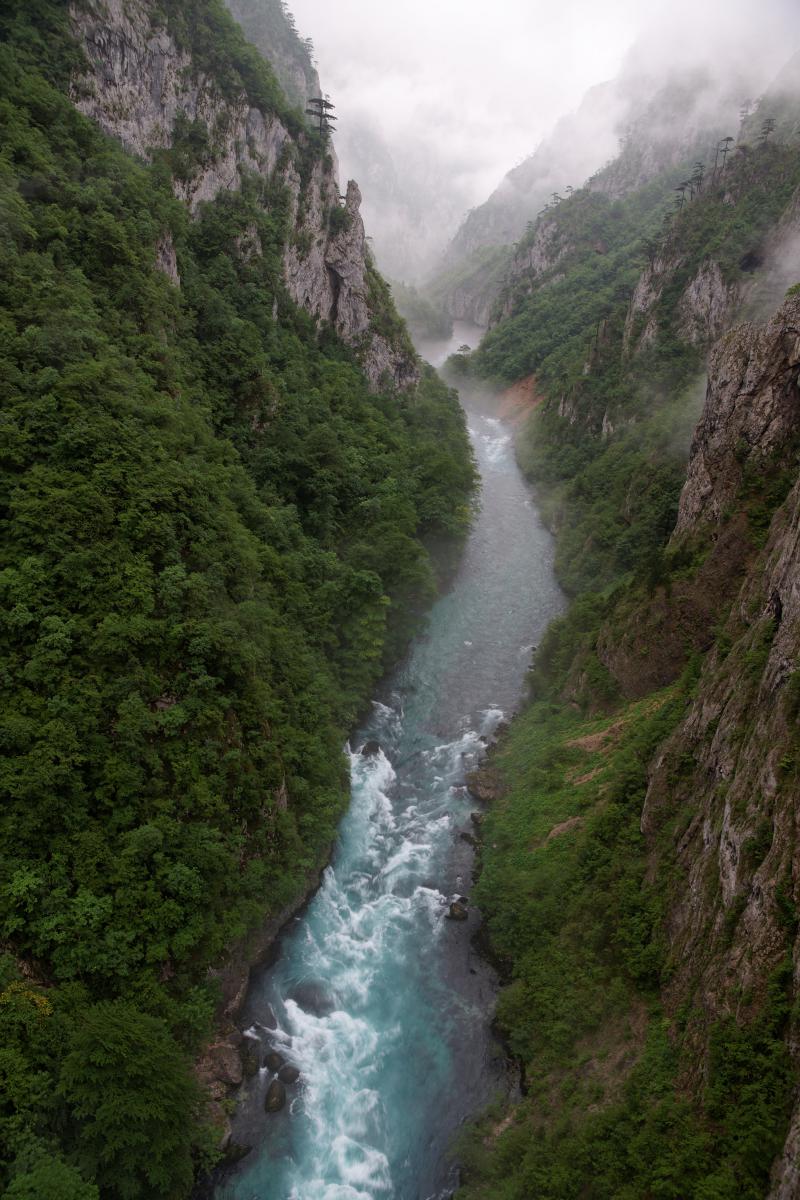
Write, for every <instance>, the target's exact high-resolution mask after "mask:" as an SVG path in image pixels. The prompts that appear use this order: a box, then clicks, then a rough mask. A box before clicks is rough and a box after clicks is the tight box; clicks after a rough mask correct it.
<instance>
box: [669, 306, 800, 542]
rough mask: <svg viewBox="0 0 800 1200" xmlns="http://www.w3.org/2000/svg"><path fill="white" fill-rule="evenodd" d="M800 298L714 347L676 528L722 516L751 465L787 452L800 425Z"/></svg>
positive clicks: (753, 469)
mask: <svg viewBox="0 0 800 1200" xmlns="http://www.w3.org/2000/svg"><path fill="white" fill-rule="evenodd" d="M798 370H800V300H798V299H794V300H791V301H788V302H787V303H786V304H785V305H784V306H783V308H781V309H780V311H779V312H778V313H777V314H776V315H775V317H773V319H772V320H771V321H770V322H769V324H768V325H767V326H766V327H765V328H764V329H756V328H754V327H753V326H752V325H744V326H742V327H740V328H739V329H735V330H733V331H732V332H731V333H729V334H728V335H727V336H726V337H724V338H723V339H722V340H721V342H719V343H718V344H717V346H716V347H715V348H714V350H713V352H712V354H711V357H710V360H709V384H708V398H707V401H706V405H705V409H704V412H703V415H702V417H701V419H700V424H699V425H698V427H697V430H696V432H695V436H694V441H693V443H692V450H691V457H690V462H689V472H688V476H687V480H686V485H685V486H684V489H683V492H682V494H681V500H680V507H679V510H678V524H677V530H678V532H679V533H680V532H684V531H686V530H690V529H693V528H697V527H698V526H699V525H703V524H709V523H716V522H719V521H720V518H721V517H722V514H723V512H724V511H725V509H726V506H727V505H728V504H730V503H731V501H732V500H733V498H734V496H735V495H736V493H737V492H738V490H739V488H740V486H741V481H742V476H743V472H744V467H745V464H747V465H748V468H749V470H750V471H751V472H757V471H758V470H759V467H760V465H761V464H764V463H769V464H772V465H774V464H775V463H776V461H778V460H779V459H780V457H781V456H783V455H784V454H785V453H786V452H787V450H788V447H789V446H790V444H791V443H792V439H793V438H794V437H795V436H796V433H797V429H798V405H799V404H800V401H799V400H798V388H797V377H798Z"/></svg>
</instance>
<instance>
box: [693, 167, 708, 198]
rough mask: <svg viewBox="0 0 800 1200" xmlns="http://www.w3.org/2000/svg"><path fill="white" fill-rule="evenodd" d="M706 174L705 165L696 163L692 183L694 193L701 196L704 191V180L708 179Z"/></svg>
mask: <svg viewBox="0 0 800 1200" xmlns="http://www.w3.org/2000/svg"><path fill="white" fill-rule="evenodd" d="M705 172H706V165H705V163H701V162H696V163H695V164H694V172H693V173H692V178H691V181H690V182H691V185H692V188H693V189H694V192H695V193H696V194H697V195H699V194H700V192H702V190H703V180H704V179H705V177H706V174H705Z"/></svg>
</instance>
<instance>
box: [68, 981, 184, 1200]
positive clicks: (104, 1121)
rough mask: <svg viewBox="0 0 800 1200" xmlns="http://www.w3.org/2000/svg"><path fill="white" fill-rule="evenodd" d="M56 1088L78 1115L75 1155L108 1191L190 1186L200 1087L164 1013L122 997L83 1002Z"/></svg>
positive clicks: (176, 1191) (144, 1192)
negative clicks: (190, 1139) (189, 1134)
mask: <svg viewBox="0 0 800 1200" xmlns="http://www.w3.org/2000/svg"><path fill="white" fill-rule="evenodd" d="M59 1090H60V1092H61V1094H62V1095H63V1096H64V1099H65V1100H66V1102H67V1105H68V1107H69V1110H70V1113H71V1114H72V1117H73V1118H74V1119H75V1121H76V1122H77V1123H78V1127H77V1130H76V1133H75V1135H74V1136H75V1150H74V1153H75V1155H76V1158H77V1160H78V1162H79V1163H80V1164H81V1166H82V1167H83V1169H84V1171H85V1172H86V1174H87V1175H88V1176H89V1177H90V1178H93V1179H95V1180H96V1181H97V1183H98V1184H99V1186H100V1188H101V1189H102V1192H103V1195H104V1196H109V1197H112V1196H113V1197H119V1198H120V1200H128V1198H129V1197H130V1198H134V1197H140V1196H141V1197H152V1198H153V1200H172V1198H173V1197H175V1198H177V1197H180V1196H185V1195H186V1194H187V1192H188V1190H189V1188H190V1187H191V1184H192V1179H193V1167H192V1158H191V1153H190V1147H189V1144H188V1143H187V1139H186V1130H187V1128H191V1126H192V1124H193V1122H194V1121H195V1120H196V1112H197V1109H198V1106H199V1100H200V1094H199V1089H198V1087H197V1085H196V1083H195V1082H194V1080H193V1079H192V1078H191V1076H190V1074H189V1072H188V1071H187V1069H186V1063H185V1061H184V1056H183V1054H182V1052H181V1050H180V1048H179V1047H178V1046H177V1045H176V1043H175V1040H174V1038H173V1037H172V1035H171V1032H170V1029H169V1026H168V1025H167V1024H166V1023H165V1022H164V1021H161V1020H158V1019H157V1018H155V1017H151V1016H147V1015H145V1014H144V1013H141V1012H139V1011H138V1010H137V1008H136V1007H135V1005H133V1004H131V1003H130V1002H128V1001H125V1000H117V1001H113V1002H103V1003H100V1004H95V1005H93V1006H92V1007H90V1008H84V1007H82V1008H81V1011H80V1021H79V1024H78V1025H77V1026H75V1027H73V1029H72V1031H71V1036H70V1039H69V1042H68V1044H67V1049H66V1053H65V1055H64V1058H63V1061H62V1064H61V1072H60V1084H59Z"/></svg>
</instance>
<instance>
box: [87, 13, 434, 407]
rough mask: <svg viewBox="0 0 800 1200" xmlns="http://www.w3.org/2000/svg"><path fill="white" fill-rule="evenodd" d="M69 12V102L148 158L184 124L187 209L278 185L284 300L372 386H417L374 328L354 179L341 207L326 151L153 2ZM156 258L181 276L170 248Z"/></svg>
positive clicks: (399, 347) (405, 360) (180, 184)
mask: <svg viewBox="0 0 800 1200" xmlns="http://www.w3.org/2000/svg"><path fill="white" fill-rule="evenodd" d="M70 14H71V21H72V28H73V31H74V33H75V35H76V37H77V39H78V41H79V43H80V44H81V45H82V46H83V48H84V49H85V51H86V56H87V60H88V65H89V70H88V72H87V74H85V75H82V76H80V77H78V78H76V79H75V80H74V81H73V87H72V97H73V100H74V103H75V105H76V107H77V108H78V109H79V110H80V111H81V112H82V113H84V114H86V115H87V116H89V117H91V118H92V119H93V120H94V121H96V122H97V124H98V125H100V127H101V128H102V129H103V130H104V131H105V132H107V133H109V134H110V135H111V136H113V137H115V138H117V139H118V140H119V141H120V142H121V143H122V145H123V146H124V147H125V148H126V149H127V150H128V151H129V152H130V153H132V154H135V155H138V156H139V157H141V158H143V159H145V160H150V159H151V158H152V156H153V154H154V152H156V151H158V150H170V149H173V148H175V147H176V146H177V145H178V144H179V140H180V137H181V133H182V131H185V130H186V129H187V128H188V127H191V128H192V131H193V133H194V134H195V135H196V136H197V137H198V138H199V139H201V140H202V142H203V143H204V145H203V148H202V151H201V152H200V153H198V154H197V155H196V156H195V157H194V159H193V161H191V162H190V163H189V164H188V169H186V170H184V171H182V172H181V173H180V175H176V178H175V183H174V190H175V193H176V195H177V196H178V198H179V199H181V200H183V201H184V202H185V203H186V204H187V206H188V207H189V209H190V211H191V212H192V213H196V212H197V210H198V208H199V206H200V205H201V204H203V203H205V202H207V201H210V200H213V199H214V198H215V197H216V196H217V195H219V193H220V192H223V191H234V190H236V189H238V188H239V187H240V186H241V184H242V181H243V179H244V178H245V177H246V175H247V174H248V173H250V172H255V173H257V174H259V175H261V176H262V177H263V178H266V179H267V180H268V181H270V182H272V183H274V184H276V185H277V186H282V187H284V188H285V189H286V191H287V193H288V196H289V218H288V228H287V237H286V245H285V251H284V276H285V283H286V287H287V290H288V292H289V295H290V296H291V298H292V299H293V300H294V301H295V303H297V304H299V305H301V306H302V307H303V308H305V309H306V310H307V311H308V312H310V313H311V314H312V315H313V316H314V317H315V318H316V319H317V320H319V321H321V322H323V321H324V322H329V323H330V325H331V326H332V327H333V328H334V329H335V330H336V332H337V333H338V334H339V336H340V337H341V338H342V339H343V341H344V342H346V343H347V345H349V346H350V347H352V348H353V349H354V350H355V352H356V354H357V357H358V358H359V361H360V362H361V364H362V366H363V369H364V372H365V374H366V375H367V378H368V379H369V381H370V384H371V385H372V387H373V388H375V389H378V388H379V387H380V386H381V385H382V384H384V383H388V384H389V385H390V386H395V387H397V388H400V389H405V388H408V387H411V386H413V385H414V384H415V383H417V382H418V380H419V370H418V367H417V363H416V360H415V355H414V353H413V349H412V347H411V345H410V343H409V342H408V340H407V338H405V337H404V336H403V335H402V334H390V335H387V334H386V333H385V332H381V331H379V330H378V329H377V328H376V318H378V319H379V317H380V314H379V313H376V312H375V306H374V302H373V298H372V297H371V294H370V292H371V289H370V272H371V270H372V268H371V265H370V263H369V252H368V250H367V244H366V236H365V231H364V224H363V221H362V219H361V215H360V204H361V194H360V192H359V190H358V187H357V186H356V185H355V184H353V183H351V184H350V186H349V187H348V191H347V198H346V203H345V207H344V209H343V210H342V209H341V208H340V197H339V184H338V182H337V179H336V176H335V161H334V159H333V157H332V156H331V155H327V156H326V157H323V156H320V155H319V154H315V153H314V150H313V148H312V147H311V146H310V145H309V142H308V137H307V135H306V134H305V133H304V132H303V131H302V130H301V129H298V128H297V127H295V128H293V129H289V128H288V127H287V120H286V116H285V115H284V114H281V115H279V114H277V113H275V112H270V111H266V110H265V109H264V108H263V107H261V106H259V105H257V104H255V103H254V102H253V101H252V99H251V98H250V97H249V96H248V95H247V94H246V93H245V92H243V91H239V92H238V93H237V94H234V95H231V94H226V93H224V92H223V90H222V88H221V86H220V83H219V81H218V80H217V79H216V78H215V77H214V75H213V74H212V73H210V72H208V71H206V70H204V69H203V68H202V67H201V66H200V65H198V63H197V62H196V61H195V60H194V59H193V57H192V54H191V52H190V51H189V50H188V49H186V48H184V47H183V46H182V45H180V44H179V42H178V40H177V38H176V36H175V34H174V33H173V32H172V31H171V30H170V28H169V27H168V25H166V24H165V23H164V22H163V18H161V17H160V16H159V14H158V9H157V6H156V5H154V4H152V3H150V2H149V0H130V2H126V0H95V3H92V4H86V5H84V4H73V5H72V7H71V10H70ZM287 115H289V114H287ZM291 123H292V124H294V125H295V126H296V121H292V122H291ZM162 258H163V259H164V261H165V262H166V263H167V264H168V270H169V273H170V274H171V275H172V277H173V278H174V279H175V281H176V282H177V273H176V272H175V271H173V269H172V266H171V257H170V250H169V247H168V246H165V247H164V252H163V255H162Z"/></svg>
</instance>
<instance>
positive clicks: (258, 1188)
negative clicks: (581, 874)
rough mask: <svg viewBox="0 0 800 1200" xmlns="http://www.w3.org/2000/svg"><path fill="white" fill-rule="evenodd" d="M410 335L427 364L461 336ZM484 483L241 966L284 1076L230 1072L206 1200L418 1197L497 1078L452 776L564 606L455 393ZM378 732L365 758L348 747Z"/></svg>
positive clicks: (528, 514) (459, 781) (257, 1025)
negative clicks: (275, 911)
mask: <svg viewBox="0 0 800 1200" xmlns="http://www.w3.org/2000/svg"><path fill="white" fill-rule="evenodd" d="M477 332H478V331H474V330H472V329H471V328H470V327H466V326H459V327H457V328H456V330H455V331H454V336H453V338H452V339H451V340H450V341H449V342H447V343H432V344H431V343H428V344H423V345H421V346H420V347H419V348H420V351H421V353H423V354H424V355H425V357H427V358H428V359H429V360H430V361H433V362H434V363H436V364H439V363H441V362H443V361H444V358H445V357H446V356H447V354H448V353H450V352H451V350H453V349H455V348H457V347H458V346H459V345H461V344H462V343H464V342H465V341H466V342H470V341H475V340H476V334H477ZM462 400H463V403H464V406H465V409H466V412H467V417H468V421H469V426H470V434H471V438H472V443H473V446H474V448H475V454H476V457H477V461H478V465H479V468H480V472H481V476H482V480H483V486H482V495H481V508H480V513H479V515H478V516H477V519H476V521H475V524H474V527H473V529H472V532H471V534H470V537H469V540H468V543H467V546H466V549H465V553H464V556H463V559H462V562H461V566H460V569H459V571H458V574H457V576H456V578H455V580H454V582H453V585H452V587H451V589H450V590H449V592H448V593H447V594H446V595H444V596H443V597H442V598H441V599H440V600H439V601H438V602H437V604H436V605H435V606H434V608H433V610H432V612H431V616H430V621H429V625H428V627H427V630H426V632H425V633H424V635H423V636H421V637H419V638H418V639H417V641H416V642H415V644H414V646H413V647H412V650H411V652H410V654H409V655H408V657H407V659H406V661H405V662H404V663H403V664H402V665H401V666H400V667H399V668H398V670H397V671H396V672H395V674H394V676H393V677H392V678H391V679H390V680H389V681H388V682H387V683H386V685H385V687H384V689H383V690H382V691H381V694H380V695H379V697H377V698H376V700H375V701H374V703H373V706H372V713H371V716H370V718H369V720H368V721H367V722H366V724H365V725H364V726H363V727H362V728H361V729H360V730H359V731H358V732H357V733H356V734H355V735H354V737H353V739H352V742H351V747H350V748H349V753H350V762H351V770H352V804H351V806H350V809H349V811H348V813H347V815H346V816H345V817H344V819H343V821H342V824H341V827H340V830H339V837H338V841H337V844H336V847H335V850H334V854H333V859H332V862H331V866H330V867H329V868H328V870H327V871H326V873H325V876H324V881H323V884H322V887H321V888H320V890H319V892H318V893H317V894H316V896H315V897H314V899H313V900H312V901H311V903H310V904H309V905H308V906H307V907H306V909H305V911H304V912H303V913H302V915H301V916H300V917H298V918H297V919H296V920H295V921H294V922H293V923H292V924H291V925H290V927H289V929H288V930H287V931H286V933H285V934H284V936H283V938H282V940H281V943H280V948H279V955H278V957H277V961H275V962H274V963H273V964H272V965H271V966H269V967H267V968H265V969H263V970H262V971H260V972H256V973H254V975H253V979H252V983H251V988H250V993H249V995H248V999H247V1002H246V1008H245V1012H244V1015H243V1023H242V1028H243V1029H249V1032H250V1033H251V1034H252V1035H253V1036H255V1037H257V1038H258V1039H259V1040H260V1042H261V1043H262V1046H263V1049H264V1051H265V1052H266V1051H267V1050H270V1051H273V1052H277V1053H278V1054H280V1055H281V1056H282V1058H283V1059H284V1060H286V1062H287V1063H289V1064H291V1065H293V1066H295V1067H296V1068H298V1069H299V1071H300V1082H299V1083H297V1084H294V1085H289V1086H287V1089H286V1091H287V1097H288V1099H287V1105H286V1107H285V1108H284V1109H283V1110H282V1111H281V1112H278V1113H271V1114H267V1113H265V1111H264V1098H265V1095H266V1092H267V1089H268V1087H269V1085H270V1083H271V1081H272V1080H273V1079H274V1077H275V1073H274V1071H271V1070H270V1069H269V1068H267V1067H264V1068H262V1069H261V1070H260V1071H259V1072H258V1074H257V1075H256V1076H255V1077H254V1078H253V1079H251V1080H250V1081H249V1082H248V1083H247V1084H246V1085H245V1088H246V1089H247V1095H246V1098H245V1099H244V1101H243V1103H242V1104H241V1105H240V1108H239V1111H238V1113H237V1116H236V1118H235V1122H234V1140H235V1141H236V1143H238V1144H240V1145H245V1146H252V1147H253V1150H252V1152H251V1153H250V1154H249V1155H248V1156H247V1157H246V1158H245V1159H244V1160H243V1161H242V1162H241V1163H240V1165H239V1166H238V1167H237V1168H236V1169H235V1170H234V1172H233V1173H231V1174H229V1175H228V1176H227V1177H226V1178H225V1180H224V1181H223V1182H221V1183H220V1184H219V1185H218V1187H217V1190H216V1197H217V1200H429V1198H431V1197H437V1198H439V1197H445V1196H448V1195H450V1193H451V1191H452V1189H453V1188H454V1187H455V1186H456V1184H457V1173H456V1169H455V1166H454V1163H453V1159H452V1153H451V1151H452V1143H453V1139H454V1136H455V1135H456V1133H457V1131H458V1128H459V1126H460V1125H461V1124H462V1123H463V1121H464V1119H465V1118H467V1117H468V1116H471V1115H472V1114H474V1113H475V1112H476V1111H477V1110H479V1109H480V1108H481V1106H482V1105H484V1104H485V1103H486V1102H488V1101H489V1100H491V1098H492V1097H493V1096H494V1095H495V1094H497V1092H498V1091H503V1090H506V1089H507V1088H508V1087H509V1083H510V1081H509V1078H508V1074H507V1068H506V1064H505V1061H504V1055H503V1052H502V1049H501V1048H500V1047H499V1046H498V1044H497V1043H496V1042H495V1041H494V1039H493V1038H492V1036H491V1034H490V1029H489V1024H490V1020H491V1015H492V1010H493V1005H494V999H495V993H496V980H495V978H494V975H493V972H492V970H491V968H490V967H488V965H487V964H485V963H484V962H482V960H481V959H480V958H479V956H478V955H477V953H476V952H475V950H474V949H473V946H472V938H473V935H474V933H475V931H476V929H477V928H478V924H479V920H480V917H479V914H478V913H477V912H476V911H475V910H474V909H470V915H469V920H468V921H467V922H464V923H461V922H456V921H451V920H448V919H447V916H446V914H447V913H448V910H449V905H450V903H451V902H452V901H453V900H455V899H456V898H457V897H459V896H466V897H468V896H469V891H470V884H471V866H472V849H471V847H470V845H469V843H468V842H467V840H466V839H464V838H462V837H461V834H462V833H465V832H467V833H468V832H469V830H470V829H471V821H470V813H471V812H473V811H474V810H475V809H476V808H477V807H478V805H477V804H476V802H475V801H474V800H472V799H471V798H470V797H469V795H468V793H467V791H466V789H465V786H464V780H465V776H466V774H467V773H468V772H469V771H470V770H471V769H472V768H473V767H474V766H475V765H476V764H477V763H478V762H479V761H480V759H481V756H482V755H483V754H484V753H485V748H486V745H487V742H488V740H490V739H491V737H492V734H493V732H494V731H495V729H496V728H497V726H498V724H499V723H500V722H501V721H502V720H503V719H504V718H507V717H508V716H510V714H511V713H513V711H514V710H515V709H516V707H517V706H518V705H519V703H520V700H521V697H522V694H523V688H524V680H525V674H526V671H527V668H528V665H529V663H530V659H531V652H532V649H533V646H534V645H535V644H536V643H538V641H539V639H540V638H541V636H542V634H543V632H544V630H545V627H546V626H547V624H548V622H549V621H550V620H551V618H552V617H554V616H555V615H556V614H557V613H558V612H559V611H560V609H561V606H562V597H561V594H560V591H559V589H558V586H557V584H556V582H555V579H554V575H553V562H552V560H553V548H552V543H551V539H550V536H549V534H548V533H547V532H546V530H545V529H544V527H543V526H542V523H541V521H540V520H539V517H538V514H537V512H536V509H535V506H534V503H533V500H532V497H531V494H530V492H529V489H528V487H527V486H526V484H525V481H524V480H523V478H522V476H521V474H520V472H519V469H518V467H517V465H516V462H515V458H514V452H513V445H512V432H513V431H512V429H511V428H510V426H508V425H507V424H506V423H504V421H503V420H502V419H501V418H500V416H499V414H498V404H497V402H496V400H494V398H493V397H492V396H491V395H487V394H476V395H472V396H464V397H462ZM369 742H377V743H378V744H379V746H380V750H379V752H377V753H373V754H369V755H364V754H362V753H360V751H361V750H362V748H363V747H364V745H365V744H366V743H369Z"/></svg>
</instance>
